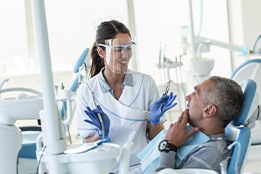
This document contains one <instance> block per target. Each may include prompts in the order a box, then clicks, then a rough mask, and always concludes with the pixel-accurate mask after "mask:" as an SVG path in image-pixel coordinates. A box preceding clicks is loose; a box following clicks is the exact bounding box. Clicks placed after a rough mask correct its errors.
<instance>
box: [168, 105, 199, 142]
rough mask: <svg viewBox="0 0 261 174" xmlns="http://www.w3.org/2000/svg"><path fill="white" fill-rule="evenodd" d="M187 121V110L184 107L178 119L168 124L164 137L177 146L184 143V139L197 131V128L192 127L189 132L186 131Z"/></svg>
mask: <svg viewBox="0 0 261 174" xmlns="http://www.w3.org/2000/svg"><path fill="white" fill-rule="evenodd" d="M187 123H188V110H187V109H186V110H185V111H183V112H182V113H181V115H180V117H179V119H178V121H177V122H175V123H174V124H173V123H172V124H171V125H170V126H169V130H168V132H167V134H166V136H165V138H166V139H167V140H169V141H170V142H171V143H172V144H174V145H175V146H177V147H180V146H182V145H183V144H185V143H186V141H187V140H188V139H189V138H190V137H191V136H193V135H194V134H195V133H196V132H197V131H198V128H193V129H191V130H190V131H189V132H186V127H187Z"/></svg>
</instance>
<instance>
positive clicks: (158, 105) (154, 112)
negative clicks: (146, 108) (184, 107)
mask: <svg viewBox="0 0 261 174" xmlns="http://www.w3.org/2000/svg"><path fill="white" fill-rule="evenodd" d="M176 97H177V95H173V92H170V94H169V95H165V94H163V95H162V96H161V98H159V99H158V100H156V101H155V102H154V103H153V104H152V106H151V109H150V121H151V122H152V123H153V124H158V123H159V122H160V117H161V116H162V115H163V114H164V113H165V112H166V111H167V110H169V109H171V108H173V107H174V106H176V104H177V103H173V101H174V100H175V99H176Z"/></svg>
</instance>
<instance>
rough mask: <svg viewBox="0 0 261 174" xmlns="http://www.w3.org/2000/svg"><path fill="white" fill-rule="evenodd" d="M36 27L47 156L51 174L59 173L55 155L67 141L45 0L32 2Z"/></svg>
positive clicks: (61, 150)
mask: <svg viewBox="0 0 261 174" xmlns="http://www.w3.org/2000/svg"><path fill="white" fill-rule="evenodd" d="M32 4H33V15H34V25H35V30H36V32H35V33H36V42H37V50H38V56H39V65H40V66H39V67H40V74H41V83H42V92H43V103H44V111H45V114H46V115H45V116H44V121H45V125H46V126H44V127H43V128H44V129H43V130H42V131H43V134H45V135H47V140H46V141H47V142H46V145H47V152H46V153H47V155H48V156H49V157H48V163H49V173H51V174H53V173H54V174H56V173H59V162H58V161H57V160H55V158H54V157H55V155H57V154H59V153H62V152H64V150H66V141H65V138H64V137H65V136H64V135H63V134H64V132H63V131H61V129H60V127H61V123H60V118H59V115H58V109H57V106H56V102H55V93H54V83H53V76H52V66H51V58H50V49H49V41H48V33H47V24H46V16H45V7H44V0H32Z"/></svg>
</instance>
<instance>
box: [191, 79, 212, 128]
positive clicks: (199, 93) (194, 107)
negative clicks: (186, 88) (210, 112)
mask: <svg viewBox="0 0 261 174" xmlns="http://www.w3.org/2000/svg"><path fill="white" fill-rule="evenodd" d="M211 85H212V83H211V81H210V80H205V81H204V82H202V83H201V84H199V85H197V86H195V87H194V91H193V92H192V93H191V94H189V95H188V96H186V100H187V102H188V103H187V109H188V113H189V123H190V124H191V125H193V126H198V125H199V124H200V121H201V120H202V119H203V113H204V112H205V107H204V105H203V101H204V99H205V90H206V89H208V88H209V87H210V86H211Z"/></svg>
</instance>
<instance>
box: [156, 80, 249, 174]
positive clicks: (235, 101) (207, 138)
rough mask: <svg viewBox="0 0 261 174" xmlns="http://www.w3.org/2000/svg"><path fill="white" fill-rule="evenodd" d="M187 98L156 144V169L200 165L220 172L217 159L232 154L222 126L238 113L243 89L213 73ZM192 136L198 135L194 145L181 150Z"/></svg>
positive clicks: (201, 167)
mask: <svg viewBox="0 0 261 174" xmlns="http://www.w3.org/2000/svg"><path fill="white" fill-rule="evenodd" d="M186 100H187V101H188V104H187V109H186V110H185V111H184V112H182V113H181V115H180V117H179V119H178V120H177V122H175V123H174V124H173V123H172V124H171V125H170V127H169V130H168V132H167V133H166V136H165V139H166V141H164V140H163V142H161V143H160V144H159V151H160V158H159V164H158V168H157V169H156V171H160V170H162V169H165V168H174V169H181V168H200V169H209V170H214V171H216V172H218V173H220V165H219V164H220V162H221V161H223V160H226V159H227V158H228V157H230V156H231V154H232V151H230V150H228V149H227V146H228V142H227V141H226V139H225V134H224V129H225V127H226V126H227V125H228V124H229V122H230V121H231V120H234V119H235V118H236V117H237V116H238V115H239V112H240V110H241V107H242V104H243V100H244V96H243V92H242V90H241V88H240V86H239V85H238V84H237V83H236V82H235V81H233V80H231V79H227V78H223V77H217V76H213V77H210V78H209V79H207V80H205V81H204V82H202V83H201V84H199V85H197V86H195V87H194V92H193V93H192V94H190V95H188V96H186ZM187 123H189V124H190V125H192V128H191V129H190V130H186V128H187ZM198 134H201V135H200V136H199V135H198ZM196 135H197V136H198V137H196ZM192 139H198V142H196V145H195V143H194V146H192V147H193V148H191V149H189V148H188V149H189V151H188V152H187V153H184V152H182V151H185V149H186V146H187V147H189V146H188V144H191V143H192V144H193V140H192ZM195 141H196V140H195ZM197 143H198V144H197ZM166 146H167V148H166ZM174 164H175V165H174Z"/></svg>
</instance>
